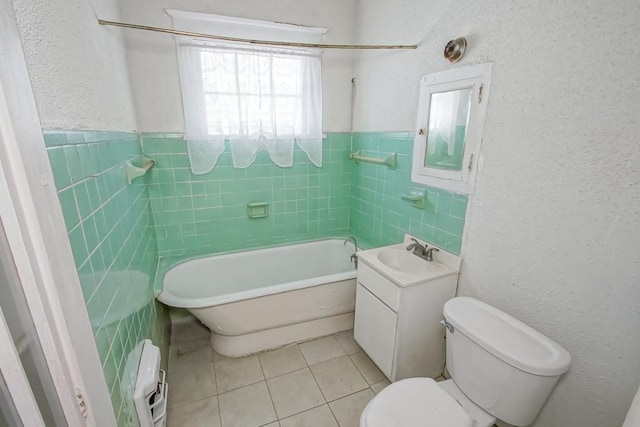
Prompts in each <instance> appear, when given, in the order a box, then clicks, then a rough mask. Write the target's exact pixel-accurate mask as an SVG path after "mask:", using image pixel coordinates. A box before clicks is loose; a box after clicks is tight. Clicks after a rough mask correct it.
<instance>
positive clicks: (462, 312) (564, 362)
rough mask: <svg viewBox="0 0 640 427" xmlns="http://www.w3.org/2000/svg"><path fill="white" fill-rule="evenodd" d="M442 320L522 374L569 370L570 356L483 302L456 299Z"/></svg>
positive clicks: (530, 329)
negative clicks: (522, 372)
mask: <svg viewBox="0 0 640 427" xmlns="http://www.w3.org/2000/svg"><path fill="white" fill-rule="evenodd" d="M443 312H444V317H445V319H446V320H447V322H448V323H450V324H451V325H452V326H453V327H454V333H456V332H460V333H462V334H464V335H466V336H467V337H468V338H469V339H470V340H472V341H473V342H475V343H476V344H478V345H479V346H480V347H482V348H484V349H485V350H487V351H488V352H489V353H491V354H493V355H494V356H496V357H497V358H499V359H501V360H502V361H504V362H506V363H508V364H509V365H511V366H513V367H516V368H518V369H520V370H522V371H524V372H527V373H529V374H534V375H541V376H556V375H560V374H563V373H564V372H566V371H567V370H568V369H569V365H570V364H571V356H570V355H569V352H567V351H566V350H565V349H564V348H562V347H561V346H560V345H558V344H556V343H555V342H554V341H552V340H551V339H549V338H548V337H546V336H544V335H543V334H541V333H540V332H538V331H536V330H535V329H533V328H532V327H530V326H528V325H525V324H524V323H522V322H521V321H519V320H517V319H515V318H513V317H511V316H510V315H508V314H506V313H504V312H502V311H500V310H498V309H497V308H495V307H492V306H490V305H489V304H486V303H484V302H482V301H478V300H477V299H474V298H469V297H456V298H453V299H450V300H449V301H447V302H446V303H445V305H444V310H443Z"/></svg>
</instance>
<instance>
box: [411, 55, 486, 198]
mask: <svg viewBox="0 0 640 427" xmlns="http://www.w3.org/2000/svg"><path fill="white" fill-rule="evenodd" d="M490 83H491V64H481V65H472V66H467V67H459V68H454V69H451V70H447V71H442V72H437V73H432V74H428V75H425V76H423V77H422V79H421V81H420V100H419V103H418V119H417V122H416V123H417V125H416V135H415V139H414V143H413V166H412V169H411V180H412V181H413V182H416V183H418V184H425V185H429V186H432V187H438V188H443V189H446V190H450V191H454V192H458V193H465V194H471V193H472V192H473V187H474V183H475V177H476V172H477V164H478V154H479V151H480V143H481V141H482V130H483V127H484V121H485V115H486V111H487V101H488V98H489V86H490Z"/></svg>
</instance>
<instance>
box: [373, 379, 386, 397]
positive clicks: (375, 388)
mask: <svg viewBox="0 0 640 427" xmlns="http://www.w3.org/2000/svg"><path fill="white" fill-rule="evenodd" d="M389 384H391V382H389V380H388V379H386V378H385V379H384V380H382V381H380V382H379V383H376V384H373V385H372V386H371V390H373V392H374V393H375V394H378V393H380V391H381V390H382V389H383V388H385V387H386V386H388V385H389Z"/></svg>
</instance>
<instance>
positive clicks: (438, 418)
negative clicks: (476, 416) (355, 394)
mask: <svg viewBox="0 0 640 427" xmlns="http://www.w3.org/2000/svg"><path fill="white" fill-rule="evenodd" d="M362 421H363V423H362V425H361V427H472V426H473V420H472V419H471V417H469V415H468V414H467V413H466V411H465V410H464V409H462V406H460V404H459V403H458V402H456V400H455V399H454V398H453V397H452V396H451V395H449V393H447V392H446V391H444V390H443V389H442V388H441V387H439V386H438V384H437V383H436V382H435V381H434V380H432V379H431V378H409V379H406V380H402V381H398V382H396V383H393V384H391V385H390V386H388V387H386V388H385V389H383V390H382V391H381V392H380V393H379V394H378V395H377V396H376V397H374V398H373V399H372V400H371V402H369V405H368V406H367V407H366V408H365V410H364V412H363V413H362Z"/></svg>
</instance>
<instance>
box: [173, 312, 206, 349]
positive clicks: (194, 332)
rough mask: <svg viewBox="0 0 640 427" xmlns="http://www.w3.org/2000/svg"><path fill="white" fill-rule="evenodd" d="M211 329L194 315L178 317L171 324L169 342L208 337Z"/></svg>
mask: <svg viewBox="0 0 640 427" xmlns="http://www.w3.org/2000/svg"><path fill="white" fill-rule="evenodd" d="M210 336H211V331H210V330H209V328H207V327H206V326H205V325H203V324H202V323H201V322H200V321H199V320H198V319H196V318H195V317H190V318H188V319H180V320H178V321H177V322H174V323H172V325H171V344H175V343H183V342H187V341H192V340H197V339H202V338H207V339H208V338H209V337H210Z"/></svg>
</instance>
